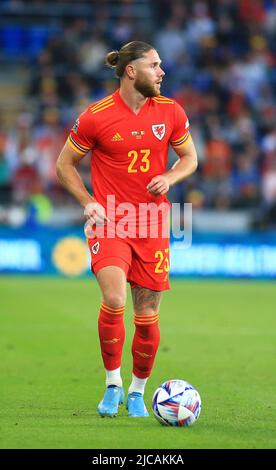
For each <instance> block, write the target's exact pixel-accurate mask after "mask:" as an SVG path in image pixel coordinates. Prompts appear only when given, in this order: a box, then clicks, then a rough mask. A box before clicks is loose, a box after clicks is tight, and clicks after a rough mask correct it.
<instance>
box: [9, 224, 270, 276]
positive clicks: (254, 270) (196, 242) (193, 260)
mask: <svg viewBox="0 0 276 470" xmlns="http://www.w3.org/2000/svg"><path fill="white" fill-rule="evenodd" d="M170 253H171V255H170V256H171V269H170V272H171V275H172V276H173V275H175V276H188V277H191V276H197V277H198V276H199V277H229V278H252V279H254V278H268V279H276V233H275V232H274V233H265V234H260V233H258V234H250V235H248V234H246V235H229V234H226V235H225V234H217V233H216V234H198V233H193V239H192V244H191V246H189V247H187V246H186V245H185V243H184V244H183V243H181V242H179V241H178V240H176V239H173V238H172V239H171V250H170ZM89 271H90V254H89V251H88V247H87V243H86V240H85V237H84V234H83V231H82V229H81V228H71V229H68V227H67V228H64V229H55V228H50V227H34V228H32V229H31V228H21V229H10V228H0V273H15V274H16V273H22V274H23V273H26V274H27V273H33V274H62V275H66V276H81V275H85V274H88V273H89Z"/></svg>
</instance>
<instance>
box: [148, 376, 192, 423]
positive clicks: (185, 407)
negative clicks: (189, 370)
mask: <svg viewBox="0 0 276 470" xmlns="http://www.w3.org/2000/svg"><path fill="white" fill-rule="evenodd" d="M200 410H201V398H200V395H199V393H198V391H197V390H196V389H195V388H194V387H193V385H191V384H190V383H189V382H185V381H184V380H168V381H166V382H164V383H162V384H161V385H160V386H159V387H158V388H157V390H156V391H155V392H154V395H153V398H152V411H153V414H154V416H155V418H156V419H157V420H158V421H159V422H160V423H161V424H163V425H165V426H191V425H192V424H193V423H194V422H195V421H196V420H197V419H198V417H199V415H200Z"/></svg>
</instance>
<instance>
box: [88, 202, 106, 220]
mask: <svg viewBox="0 0 276 470" xmlns="http://www.w3.org/2000/svg"><path fill="white" fill-rule="evenodd" d="M84 215H85V216H86V218H87V221H88V222H89V224H90V225H94V224H96V225H104V224H106V222H110V220H109V218H108V217H107V216H106V213H105V208H104V207H103V206H102V205H101V204H99V203H98V202H96V201H95V202H89V203H88V204H87V205H86V206H85V209H84Z"/></svg>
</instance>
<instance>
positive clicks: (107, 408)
mask: <svg viewBox="0 0 276 470" xmlns="http://www.w3.org/2000/svg"><path fill="white" fill-rule="evenodd" d="M123 402H124V391H123V389H122V388H121V387H117V385H109V386H108V387H107V389H106V391H105V394H104V397H103V399H102V401H101V402H100V403H99V405H98V408H97V411H98V413H99V414H100V415H101V416H103V417H104V416H110V417H111V418H113V417H114V416H117V414H118V408H119V405H121V404H122V403H123Z"/></svg>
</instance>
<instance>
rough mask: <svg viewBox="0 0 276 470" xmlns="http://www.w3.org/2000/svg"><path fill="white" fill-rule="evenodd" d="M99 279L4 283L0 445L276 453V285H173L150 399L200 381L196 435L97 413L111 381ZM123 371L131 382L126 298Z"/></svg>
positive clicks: (0, 292) (0, 294)
mask: <svg viewBox="0 0 276 470" xmlns="http://www.w3.org/2000/svg"><path fill="white" fill-rule="evenodd" d="M99 301H100V293H99V288H98V286H97V284H96V283H95V281H93V280H88V279H85V280H66V279H55V278H53V279H51V278H33V277H29V278H25V277H24V278H23V277H22V278H18V277H17V278H13V277H2V278H0V331H1V336H0V357H1V361H0V448H7V449H14V448H32V449H35V448H46V449H47V448H48V449H49V448H54V449H59V448H65V449H70V448H72V449H74V448H88V449H105V448H113V449H116V448H118V449H126V448H140V449H147V448H157V449H161V448H163V449H174V448H176V449H177V448H178V449H197V448H203V449H204V448H205V449H207V448H209V449H219V448H224V449H238V448H249V449H253V448H275V447H276V398H275V397H276V394H275V390H276V373H275V371H276V367H275V358H276V315H275V285H274V284H273V283H262V282H259V283H258V282H245V281H244V282H228V281H222V282H219V281H200V280H196V281H182V280H175V281H173V282H172V289H171V291H169V292H166V293H165V294H164V298H163V302H162V306H161V311H160V327H161V333H162V339H161V345H160V349H159V352H158V355H157V360H156V364H155V368H154V371H153V374H152V376H151V378H150V379H149V382H148V385H147V390H146V394H145V400H146V403H147V405H148V407H150V402H151V397H152V394H153V392H154V390H155V388H156V387H157V386H158V385H159V383H161V382H163V381H164V380H167V379H170V378H181V379H184V380H188V381H190V382H191V383H192V384H194V385H195V386H196V387H197V388H198V390H199V392H200V394H201V397H202V412H201V416H200V418H199V420H198V422H197V423H196V424H195V425H194V426H192V427H190V428H167V427H162V426H161V425H160V424H159V423H158V422H157V421H156V420H155V418H154V417H153V415H152V414H151V417H150V418H148V419H144V420H143V419H140V420H139V419H131V418H128V416H127V412H126V410H125V409H124V407H121V408H120V413H119V415H118V417H117V418H114V419H108V418H104V419H103V418H100V417H99V416H98V414H97V413H96V407H97V404H98V402H99V401H100V399H101V398H102V394H103V392H104V382H105V375H104V372H103V368H102V361H101V356H100V352H99V347H98V336H97V315H98V306H99ZM125 319H126V332H127V337H126V343H125V350H124V356H123V366H122V374H123V379H124V383H125V389H127V387H128V385H129V381H130V377H131V353H130V351H131V340H132V334H133V331H134V327H133V323H132V308H131V301H130V296H129V299H128V303H127V309H126V314H125Z"/></svg>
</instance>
